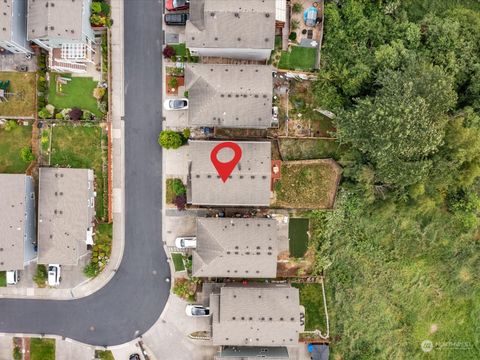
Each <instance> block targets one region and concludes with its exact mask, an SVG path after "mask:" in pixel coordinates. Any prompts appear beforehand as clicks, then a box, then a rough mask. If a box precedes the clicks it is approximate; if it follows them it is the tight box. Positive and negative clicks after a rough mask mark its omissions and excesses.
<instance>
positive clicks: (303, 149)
mask: <svg viewBox="0 0 480 360" xmlns="http://www.w3.org/2000/svg"><path fill="white" fill-rule="evenodd" d="M279 144H280V152H281V153H282V157H283V159H284V160H309V159H324V158H333V159H335V160H338V157H339V152H340V150H341V148H340V145H339V144H338V143H337V142H336V141H334V140H324V139H318V140H317V139H279Z"/></svg>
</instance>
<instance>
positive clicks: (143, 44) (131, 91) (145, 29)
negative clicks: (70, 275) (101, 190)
mask: <svg viewBox="0 0 480 360" xmlns="http://www.w3.org/2000/svg"><path fill="white" fill-rule="evenodd" d="M124 14H125V16H124V34H125V37H124V40H125V41H124V45H125V51H124V53H125V118H124V121H125V249H124V254H123V259H122V263H121V265H120V267H119V269H118V271H117V273H116V274H115V276H114V277H113V278H112V280H111V281H110V282H109V283H108V284H106V285H105V286H104V287H103V288H102V289H100V290H99V291H97V292H95V293H94V294H92V295H90V296H88V297H85V298H81V299H78V300H67V301H66V300H59V301H53V300H23V299H2V300H0V314H1V316H0V332H6V333H28V334H37V333H38V334H55V335H60V336H65V337H67V338H72V339H75V340H78V341H81V342H84V343H87V344H91V345H101V346H106V345H117V344H121V343H125V342H127V341H130V340H132V339H134V338H135V337H137V336H139V335H141V334H143V333H144V332H145V331H147V330H148V329H149V328H150V327H151V326H152V325H153V324H154V323H155V321H156V320H157V319H158V317H159V316H160V314H161V312H162V310H163V308H164V307H165V304H166V301H167V299H168V295H169V290H170V283H168V282H166V281H165V279H166V278H170V269H169V265H168V263H167V262H166V255H165V253H164V250H163V244H162V241H161V227H162V224H161V212H162V194H161V184H162V153H161V149H160V146H159V145H158V143H157V137H158V134H159V132H160V130H161V123H162V104H161V93H162V91H161V87H162V74H161V71H162V67H161V65H162V57H161V45H162V28H161V26H162V25H161V24H162V2H160V1H155V0H142V1H125V2H124ZM114 21H116V20H115V19H114Z"/></svg>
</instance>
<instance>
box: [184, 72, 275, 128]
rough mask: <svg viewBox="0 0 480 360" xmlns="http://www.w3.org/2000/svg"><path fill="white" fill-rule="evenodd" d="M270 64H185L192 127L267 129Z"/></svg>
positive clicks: (189, 121)
mask: <svg viewBox="0 0 480 360" xmlns="http://www.w3.org/2000/svg"><path fill="white" fill-rule="evenodd" d="M272 70H273V69H272V67H271V66H261V65H214V64H211V65H210V64H187V66H186V68H185V81H186V84H185V89H186V90H187V91H188V97H189V108H188V123H189V124H190V125H191V126H217V127H231V128H263V129H265V128H268V127H270V126H271V122H272V87H273V85H272Z"/></svg>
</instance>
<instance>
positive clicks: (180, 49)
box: [169, 43, 187, 56]
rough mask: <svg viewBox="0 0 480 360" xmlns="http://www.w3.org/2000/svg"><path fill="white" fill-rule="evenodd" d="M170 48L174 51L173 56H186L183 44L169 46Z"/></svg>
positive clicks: (185, 48)
mask: <svg viewBox="0 0 480 360" xmlns="http://www.w3.org/2000/svg"><path fill="white" fill-rule="evenodd" d="M169 46H171V47H172V48H174V49H175V55H177V56H185V55H187V47H186V46H185V43H181V44H169Z"/></svg>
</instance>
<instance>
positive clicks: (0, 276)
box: [0, 271, 7, 287]
mask: <svg viewBox="0 0 480 360" xmlns="http://www.w3.org/2000/svg"><path fill="white" fill-rule="evenodd" d="M5 286H7V272H6V271H0V287H5Z"/></svg>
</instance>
